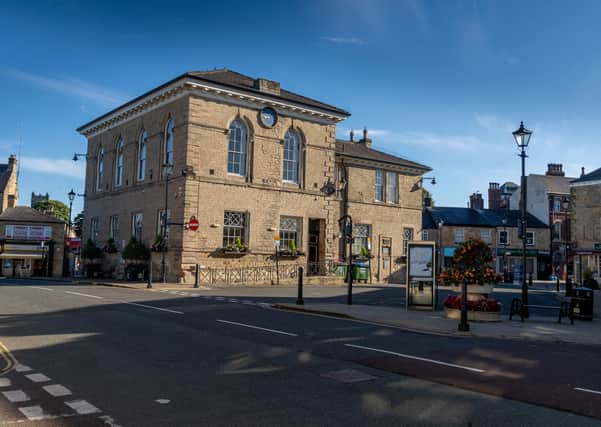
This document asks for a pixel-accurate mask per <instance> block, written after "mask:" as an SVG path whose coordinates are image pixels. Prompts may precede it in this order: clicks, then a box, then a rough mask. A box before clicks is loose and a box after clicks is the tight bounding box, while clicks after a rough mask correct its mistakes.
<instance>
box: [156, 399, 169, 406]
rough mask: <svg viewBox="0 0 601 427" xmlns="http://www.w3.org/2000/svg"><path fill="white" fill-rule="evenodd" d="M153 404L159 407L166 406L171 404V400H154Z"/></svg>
mask: <svg viewBox="0 0 601 427" xmlns="http://www.w3.org/2000/svg"><path fill="white" fill-rule="evenodd" d="M155 402H156V403H160V404H161V405H166V404H168V403H169V402H171V400H169V399H156V400H155Z"/></svg>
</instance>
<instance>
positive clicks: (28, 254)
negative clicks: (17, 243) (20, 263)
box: [0, 252, 44, 259]
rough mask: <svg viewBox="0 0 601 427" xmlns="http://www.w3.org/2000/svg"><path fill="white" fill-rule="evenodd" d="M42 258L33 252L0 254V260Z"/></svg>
mask: <svg viewBox="0 0 601 427" xmlns="http://www.w3.org/2000/svg"><path fill="white" fill-rule="evenodd" d="M43 257H44V256H43V255H42V254H40V253H35V252H2V253H1V254H0V259H42V258H43Z"/></svg>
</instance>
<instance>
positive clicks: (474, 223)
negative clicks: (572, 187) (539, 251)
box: [422, 206, 549, 229]
mask: <svg viewBox="0 0 601 427" xmlns="http://www.w3.org/2000/svg"><path fill="white" fill-rule="evenodd" d="M441 219H442V220H443V221H444V225H455V226H465V227H503V226H504V224H503V219H506V220H507V223H506V224H505V226H507V227H517V226H518V223H519V222H520V211H519V210H509V209H472V208H457V207H438V206H436V207H433V208H428V209H426V210H425V211H424V213H423V215H422V227H423V228H425V229H433V228H437V227H436V224H438V222H439V221H440V220H441ZM526 226H527V227H528V228H549V226H548V225H547V224H545V223H544V222H542V221H541V220H539V219H538V218H536V217H535V216H534V215H532V214H530V213H527V214H526Z"/></svg>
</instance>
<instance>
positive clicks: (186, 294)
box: [179, 292, 190, 297]
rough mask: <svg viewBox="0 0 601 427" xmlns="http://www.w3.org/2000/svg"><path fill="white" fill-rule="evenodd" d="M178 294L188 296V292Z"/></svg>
mask: <svg viewBox="0 0 601 427" xmlns="http://www.w3.org/2000/svg"><path fill="white" fill-rule="evenodd" d="M179 295H182V296H184V297H189V296H190V294H189V293H187V292H180V293H179Z"/></svg>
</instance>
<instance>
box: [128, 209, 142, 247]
mask: <svg viewBox="0 0 601 427" xmlns="http://www.w3.org/2000/svg"><path fill="white" fill-rule="evenodd" d="M143 222H144V215H143V214H142V213H135V214H133V215H132V221H131V228H132V230H131V235H132V236H133V237H134V238H135V239H136V240H137V241H138V242H141V241H142V224H143Z"/></svg>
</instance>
